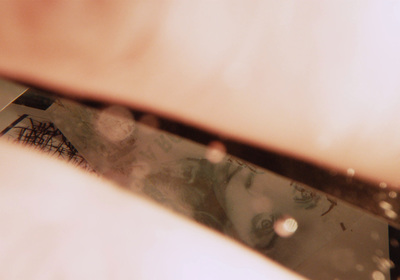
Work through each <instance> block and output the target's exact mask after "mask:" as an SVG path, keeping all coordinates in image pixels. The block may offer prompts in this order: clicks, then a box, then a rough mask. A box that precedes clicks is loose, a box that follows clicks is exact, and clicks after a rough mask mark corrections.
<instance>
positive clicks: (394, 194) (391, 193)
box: [389, 191, 397, 198]
mask: <svg viewBox="0 0 400 280" xmlns="http://www.w3.org/2000/svg"><path fill="white" fill-rule="evenodd" d="M389 197H390V198H396V197H397V193H396V192H394V191H391V192H389Z"/></svg>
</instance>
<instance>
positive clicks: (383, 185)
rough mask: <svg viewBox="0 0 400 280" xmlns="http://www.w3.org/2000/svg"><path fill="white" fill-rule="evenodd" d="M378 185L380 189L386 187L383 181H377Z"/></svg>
mask: <svg viewBox="0 0 400 280" xmlns="http://www.w3.org/2000/svg"><path fill="white" fill-rule="evenodd" d="M379 187H380V188H381V189H386V187H387V184H386V183H385V182H380V183H379Z"/></svg>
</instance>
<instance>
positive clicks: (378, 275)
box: [372, 270, 385, 280]
mask: <svg viewBox="0 0 400 280" xmlns="http://www.w3.org/2000/svg"><path fill="white" fill-rule="evenodd" d="M372 279H373V280H385V275H384V274H383V273H382V272H380V271H378V270H375V271H374V272H372Z"/></svg>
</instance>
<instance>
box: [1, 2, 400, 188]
mask: <svg viewBox="0 0 400 280" xmlns="http://www.w3.org/2000/svg"><path fill="white" fill-rule="evenodd" d="M47 4H48V3H47V1H32V0H30V1H29V0H26V1H18V2H15V1H1V3H0V5H1V6H0V11H1V12H0V23H1V24H0V26H1V28H0V35H1V37H2V38H7V39H4V40H3V41H1V43H0V72H1V73H2V74H3V75H5V76H8V77H12V78H17V79H21V80H24V81H28V82H32V83H35V84H38V85H41V86H44V87H49V88H52V89H56V90H61V91H63V92H67V93H71V94H77V95H81V96H88V97H92V98H99V99H103V100H113V101H117V102H121V103H124V104H128V105H131V106H136V107H139V108H147V109H151V110H154V111H158V112H160V113H163V114H165V115H168V116H172V117H174V118H177V119H181V120H184V121H186V122H189V123H192V124H195V125H197V126H201V127H204V128H207V129H209V130H212V131H216V132H218V133H222V134H226V135H230V136H233V137H235V138H237V139H242V140H244V141H246V142H250V143H253V144H256V145H259V146H262V147H268V148H273V149H276V150H278V151H281V152H284V153H288V154H292V155H295V156H298V157H300V158H303V159H307V160H310V161H313V162H315V163H318V164H321V165H326V166H329V167H332V168H335V169H339V170H342V171H346V170H347V169H348V168H352V169H353V170H355V172H356V174H357V175H360V176H363V177H365V178H368V179H372V180H374V181H376V182H377V183H379V182H381V181H384V182H387V183H390V184H393V185H396V186H397V185H398V184H399V181H400V180H399V179H400V178H399V175H398V172H397V170H398V168H399V167H400V166H399V165H400V163H399V161H398V154H399V152H400V148H399V144H398V143H400V141H399V140H400V139H399V138H400V132H399V130H398V129H397V128H398V127H399V126H400V123H399V122H400V118H399V113H398V110H397V108H398V107H399V103H400V97H399V95H398V94H397V91H398V88H399V86H400V85H399V81H398V78H397V77H398V73H399V70H400V54H399V52H398V51H397V50H398V49H399V48H400V39H399V36H397V34H398V32H399V29H400V22H399V17H398V14H399V9H400V4H399V3H398V2H397V1H389V0H388V1H373V0H369V1H344V0H341V1H300V2H299V1H279V2H275V1H252V2H251V3H249V2H248V1H219V2H217V3H215V2H213V1H204V2H187V1H167V2H162V4H161V5H160V3H158V2H157V3H154V2H151V1H150V2H144V1H113V2H107V1H105V2H100V3H97V2H96V3H94V2H91V1H79V2H76V1H72V2H64V1H54V2H52V3H51V4H50V5H47Z"/></svg>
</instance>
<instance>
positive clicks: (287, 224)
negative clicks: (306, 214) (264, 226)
mask: <svg viewBox="0 0 400 280" xmlns="http://www.w3.org/2000/svg"><path fill="white" fill-rule="evenodd" d="M297 228H298V224H297V221H296V220H295V219H293V218H290V217H286V218H282V219H279V220H277V221H276V222H275V224H274V230H275V232H276V234H278V235H279V236H281V237H290V236H292V235H293V234H294V233H295V232H296V230H297Z"/></svg>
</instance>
